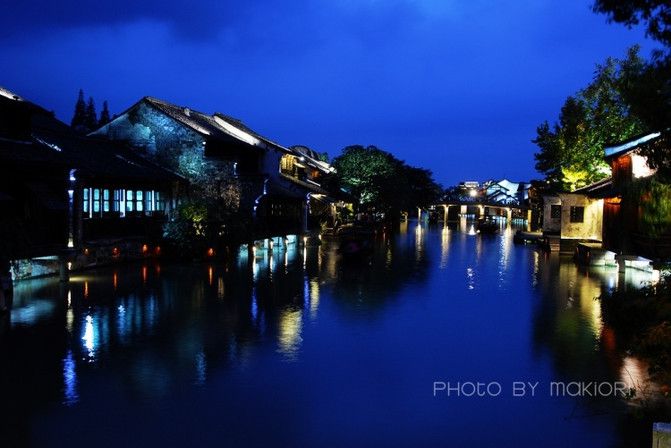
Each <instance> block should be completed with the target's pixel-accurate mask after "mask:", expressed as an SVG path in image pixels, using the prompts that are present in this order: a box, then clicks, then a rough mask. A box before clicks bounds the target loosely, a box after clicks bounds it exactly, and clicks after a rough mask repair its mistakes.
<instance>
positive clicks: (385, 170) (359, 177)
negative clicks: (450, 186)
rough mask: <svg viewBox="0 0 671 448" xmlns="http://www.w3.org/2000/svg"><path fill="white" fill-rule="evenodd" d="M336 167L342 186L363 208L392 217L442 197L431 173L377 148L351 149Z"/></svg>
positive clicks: (345, 152)
mask: <svg viewBox="0 0 671 448" xmlns="http://www.w3.org/2000/svg"><path fill="white" fill-rule="evenodd" d="M334 166H335V167H336V170H337V171H336V176H337V178H338V180H339V182H340V185H341V186H342V187H343V188H344V189H345V190H347V191H348V192H349V193H350V194H352V195H353V196H354V197H356V198H357V199H358V200H359V203H360V205H361V207H362V208H364V209H366V210H370V211H376V212H384V213H386V214H388V216H390V217H392V218H395V217H396V216H397V215H398V212H400V211H403V210H412V209H413V208H415V207H423V206H427V205H429V204H432V203H434V202H436V201H437V200H438V199H439V198H440V196H441V194H442V187H441V186H440V185H438V184H437V183H436V182H435V181H434V180H433V178H432V173H431V171H429V170H426V169H423V168H416V167H412V166H409V165H407V164H405V162H403V161H401V160H399V159H397V158H396V157H394V156H393V155H392V154H390V153H388V152H386V151H383V150H381V149H379V148H377V147H375V146H368V147H363V146H361V145H354V146H348V147H346V148H344V149H343V151H342V154H341V155H340V156H338V157H336V159H335V160H334Z"/></svg>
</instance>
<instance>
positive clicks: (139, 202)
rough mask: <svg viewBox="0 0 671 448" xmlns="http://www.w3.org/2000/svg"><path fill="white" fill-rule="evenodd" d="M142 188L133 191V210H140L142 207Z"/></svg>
mask: <svg viewBox="0 0 671 448" xmlns="http://www.w3.org/2000/svg"><path fill="white" fill-rule="evenodd" d="M142 196H143V194H142V190H137V191H136V192H135V210H137V211H138V212H141V211H142V210H143V209H144V204H142Z"/></svg>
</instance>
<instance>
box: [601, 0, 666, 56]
mask: <svg viewBox="0 0 671 448" xmlns="http://www.w3.org/2000/svg"><path fill="white" fill-rule="evenodd" d="M593 9H594V12H597V13H601V14H606V15H607V16H608V18H609V20H611V21H614V22H618V23H622V24H624V25H627V26H628V27H632V26H634V25H638V24H640V23H644V24H645V27H646V34H647V35H648V36H649V37H652V38H653V39H655V40H657V41H659V42H661V43H663V44H664V45H666V46H667V47H671V4H669V2H668V0H596V1H595V2H594V6H593Z"/></svg>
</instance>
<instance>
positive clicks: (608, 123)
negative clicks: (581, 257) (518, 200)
mask: <svg viewBox="0 0 671 448" xmlns="http://www.w3.org/2000/svg"><path fill="white" fill-rule="evenodd" d="M638 50H639V49H638V47H637V46H635V47H632V48H631V49H630V50H629V52H628V53H627V57H626V59H614V58H608V59H607V60H606V62H605V64H603V65H597V68H596V71H595V74H594V78H593V79H592V82H591V83H590V84H589V85H588V86H587V87H585V88H584V89H582V90H580V91H579V92H578V93H577V94H576V95H574V96H570V97H568V98H567V99H566V102H565V103H564V105H563V106H562V108H561V112H560V114H559V121H558V122H557V123H555V124H554V125H550V124H549V123H548V122H547V121H546V122H544V123H542V124H541V125H540V126H538V128H537V129H536V134H537V136H536V138H535V139H534V140H533V142H534V143H535V144H536V145H537V146H538V147H539V148H540V151H539V152H538V153H536V154H535V157H536V169H537V170H538V171H539V172H541V173H543V174H545V176H546V179H547V180H548V181H549V182H550V183H551V184H552V185H554V186H555V187H560V188H564V189H569V190H575V189H576V188H580V187H582V186H584V185H588V184H590V183H592V182H595V181H598V180H600V179H603V178H604V177H607V176H608V173H609V169H608V165H606V163H605V162H604V160H603V148H604V147H605V146H606V145H608V144H611V143H615V142H618V141H622V140H625V139H627V138H630V137H632V136H634V135H637V134H640V133H642V132H644V131H646V130H647V129H648V128H647V127H646V125H645V124H644V123H643V121H642V120H641V119H640V118H639V117H638V116H637V115H635V114H634V113H632V111H631V110H630V106H629V103H628V102H627V101H626V99H625V96H624V95H623V92H624V91H625V87H626V83H627V82H628V80H629V79H631V77H633V76H637V75H638V74H640V73H642V72H643V70H644V68H645V61H643V60H642V59H641V58H640V57H639V55H638Z"/></svg>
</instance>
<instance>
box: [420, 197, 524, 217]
mask: <svg viewBox="0 0 671 448" xmlns="http://www.w3.org/2000/svg"><path fill="white" fill-rule="evenodd" d="M453 207H454V208H457V210H458V212H457V213H458V214H459V217H462V216H469V215H475V217H476V218H479V217H483V216H500V217H504V218H506V220H507V221H508V222H510V221H512V219H513V218H515V217H516V218H519V219H523V220H525V221H526V222H530V221H531V208H530V207H529V206H527V205H518V204H501V203H500V202H477V201H472V202H471V201H449V202H443V203H439V204H433V205H431V206H429V207H428V208H427V209H425V210H423V209H421V208H418V209H417V216H418V218H420V219H421V218H422V214H423V212H430V211H435V210H437V209H440V208H442V209H443V221H444V222H448V221H449V220H450V219H449V212H450V210H453Z"/></svg>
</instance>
